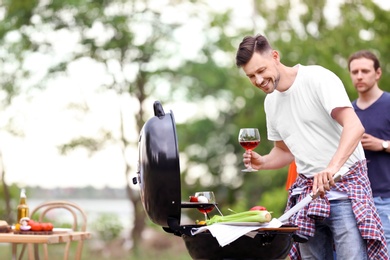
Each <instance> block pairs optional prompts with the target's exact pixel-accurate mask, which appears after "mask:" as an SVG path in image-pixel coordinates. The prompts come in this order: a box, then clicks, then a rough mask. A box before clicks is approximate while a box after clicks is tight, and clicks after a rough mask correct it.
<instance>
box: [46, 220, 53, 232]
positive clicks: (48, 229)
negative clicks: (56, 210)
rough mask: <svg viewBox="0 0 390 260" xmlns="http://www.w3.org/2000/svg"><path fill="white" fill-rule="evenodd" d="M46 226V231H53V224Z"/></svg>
mask: <svg viewBox="0 0 390 260" xmlns="http://www.w3.org/2000/svg"><path fill="white" fill-rule="evenodd" d="M46 224H47V231H52V230H53V228H54V226H53V224H52V223H50V222H49V223H46Z"/></svg>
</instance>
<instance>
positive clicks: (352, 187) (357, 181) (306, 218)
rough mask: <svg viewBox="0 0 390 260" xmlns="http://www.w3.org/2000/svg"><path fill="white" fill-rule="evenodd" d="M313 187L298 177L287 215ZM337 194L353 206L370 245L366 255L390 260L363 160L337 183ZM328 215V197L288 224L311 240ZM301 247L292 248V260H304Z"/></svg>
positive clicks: (317, 201) (302, 212)
mask: <svg viewBox="0 0 390 260" xmlns="http://www.w3.org/2000/svg"><path fill="white" fill-rule="evenodd" d="M297 187H300V188H303V189H304V191H303V193H302V194H300V195H299V197H298V199H296V198H295V196H291V192H292V190H293V189H294V188H297ZM312 187H313V179H312V178H310V179H309V178H306V177H305V176H303V175H299V176H298V178H297V180H296V182H295V183H294V184H293V185H292V186H291V188H290V190H289V199H288V202H287V207H286V211H287V210H289V209H290V208H291V207H293V206H294V205H295V204H296V203H297V202H299V201H300V200H302V199H303V198H304V197H306V196H307V195H308V194H309V193H310V192H311V190H312ZM336 190H338V191H343V192H346V193H347V194H348V198H349V199H350V200H351V202H352V210H353V212H354V214H355V218H356V221H357V224H358V228H359V230H360V233H361V235H362V237H363V239H365V240H366V242H367V255H368V257H369V259H378V260H379V259H380V260H386V259H389V256H388V253H387V247H386V239H385V236H384V233H383V229H382V226H381V221H380V218H379V215H378V213H377V211H376V208H375V205H374V201H373V198H372V191H371V187H370V181H369V179H368V177H367V165H366V161H365V160H363V161H359V162H357V163H355V164H354V165H353V166H352V167H351V168H350V169H349V172H348V174H347V175H345V176H343V177H342V179H341V180H340V181H339V182H337V183H336ZM329 212H330V205H329V201H328V199H327V198H326V197H324V198H320V197H318V198H317V199H314V200H313V201H312V202H311V203H309V205H307V206H305V207H304V208H303V209H302V210H300V211H298V212H297V213H296V214H295V215H293V216H292V217H291V218H290V220H289V221H290V223H291V224H294V225H297V226H298V227H299V231H298V232H299V233H300V234H302V235H305V236H311V237H312V236H314V232H315V220H316V219H324V218H326V217H328V216H329ZM298 245H299V244H298V243H296V242H295V243H294V244H293V247H292V248H291V251H290V254H289V256H290V258H291V259H292V260H299V259H301V257H300V253H299V246H298Z"/></svg>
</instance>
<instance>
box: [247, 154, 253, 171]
mask: <svg viewBox="0 0 390 260" xmlns="http://www.w3.org/2000/svg"><path fill="white" fill-rule="evenodd" d="M248 151H251V149H248ZM247 169H248V170H253V168H252V162H251V161H249V166H248V168H247Z"/></svg>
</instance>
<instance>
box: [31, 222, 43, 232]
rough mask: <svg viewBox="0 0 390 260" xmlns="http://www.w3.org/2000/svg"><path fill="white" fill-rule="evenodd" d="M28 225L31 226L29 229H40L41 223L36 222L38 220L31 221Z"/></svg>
mask: <svg viewBox="0 0 390 260" xmlns="http://www.w3.org/2000/svg"><path fill="white" fill-rule="evenodd" d="M29 225H30V226H31V229H30V230H31V231H42V225H41V223H38V222H33V223H31V224H30V223H29Z"/></svg>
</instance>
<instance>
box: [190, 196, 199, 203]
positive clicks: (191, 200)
mask: <svg viewBox="0 0 390 260" xmlns="http://www.w3.org/2000/svg"><path fill="white" fill-rule="evenodd" d="M190 202H198V198H197V197H195V196H190Z"/></svg>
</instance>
